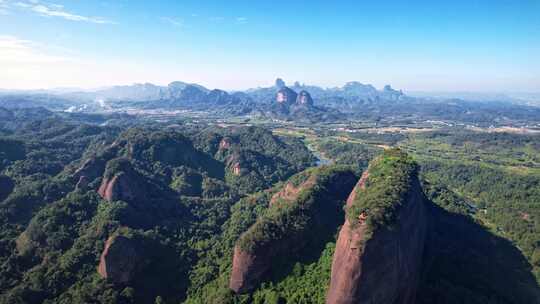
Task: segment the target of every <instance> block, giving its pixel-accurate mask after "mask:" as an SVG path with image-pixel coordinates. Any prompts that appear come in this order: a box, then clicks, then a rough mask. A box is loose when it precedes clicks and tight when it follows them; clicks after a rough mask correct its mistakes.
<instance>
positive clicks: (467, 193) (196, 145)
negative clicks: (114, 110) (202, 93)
mask: <svg viewBox="0 0 540 304" xmlns="http://www.w3.org/2000/svg"><path fill="white" fill-rule="evenodd" d="M4 114H6V115H8V116H9V115H15V116H10V117H17V119H16V120H15V121H9V123H3V124H0V294H1V296H0V303H10V304H11V303H89V302H96V303H141V302H142V303H154V302H156V303H201V304H202V303H216V304H217V303H220V304H221V303H261V304H262V303H324V301H325V298H326V292H327V288H328V285H329V282H330V273H331V264H332V258H333V255H334V252H335V248H336V236H337V234H336V233H337V232H338V229H339V227H340V225H341V224H342V223H343V220H344V218H345V216H346V214H347V216H348V217H349V218H350V219H353V220H356V219H358V217H359V215H360V214H362V212H364V211H365V212H366V213H367V215H368V216H367V219H368V224H369V227H371V229H372V230H373V231H375V230H376V229H378V228H381V227H385V228H392V227H393V224H395V223H396V220H399V217H396V210H399V207H400V204H401V203H402V202H403V198H404V195H405V193H407V192H408V190H409V187H410V181H411V178H413V177H414V178H416V176H417V175H418V176H419V177H420V179H421V182H422V188H423V191H424V192H425V194H426V197H427V198H428V200H429V204H431V205H429V206H431V207H430V208H428V209H429V210H428V211H429V212H428V214H429V216H428V217H429V223H428V231H429V236H428V237H427V238H426V247H425V252H424V255H423V261H424V263H423V266H422V267H423V268H422V273H423V274H424V275H423V276H422V280H421V284H420V289H419V294H420V295H421V296H422V301H423V302H421V303H432V302H438V303H453V302H452V300H453V299H459V301H461V302H463V303H486V302H490V303H534V301H532V300H531V299H534V296H535V295H536V294H537V291H538V284H537V282H535V280H539V278H540V272H539V269H540V262H539V261H540V258H539V257H540V254H539V252H540V251H539V250H540V241H539V240H540V239H539V237H540V236H539V235H538V233H539V231H540V227H538V219H539V217H540V214H539V213H538V210H540V209H539V208H538V206H537V205H538V204H537V202H538V201H539V197H540V193H538V189H540V185H539V181H540V178H539V176H538V172H537V170H538V168H537V163H538V159H539V158H538V155H540V154H539V152H538V150H539V149H540V148H539V147H538V145H537V142H538V137H537V136H536V135H514V134H512V135H510V134H497V133H495V134H493V133H477V132H473V131H470V130H465V129H459V130H456V129H441V130H438V131H431V132H428V131H426V132H423V133H415V134H410V133H409V134H407V133H381V134H378V133H372V132H355V133H352V132H351V133H350V134H348V133H345V132H341V131H339V130H337V129H329V128H328V129H325V128H324V127H321V129H317V131H316V132H313V133H307V132H306V133H305V134H308V135H309V137H307V136H305V135H304V134H300V135H299V136H298V135H297V136H296V137H292V136H291V137H287V136H277V135H275V134H273V133H272V132H271V130H270V129H271V126H270V127H267V128H263V127H256V126H239V125H236V126H230V125H228V126H227V124H224V125H221V126H217V125H216V124H214V123H193V122H192V121H187V120H178V121H176V120H175V121H174V123H161V122H152V121H149V120H140V119H134V120H132V121H128V120H125V119H124V118H125V117H122V116H114V117H111V116H109V115H103V116H100V115H95V116H88V115H86V114H77V115H75V114H69V113H59V112H54V113H53V112H49V111H46V110H28V111H26V110H21V109H20V110H16V111H15V110H14V111H11V110H10V111H7V112H6V113H4ZM4 122H6V121H4ZM103 122H107V124H103V125H101V124H102V123H103ZM276 133H278V132H276ZM279 134H287V133H286V132H281V133H279ZM306 144H309V146H310V148H312V149H314V150H316V152H317V153H319V154H320V155H321V156H323V157H324V158H325V159H326V160H327V161H329V162H330V163H332V164H331V165H330V166H321V167H318V168H312V167H313V166H315V165H316V163H317V159H316V157H315V156H314V155H313V154H312V153H311V152H310V151H309V150H308V149H307V147H306ZM390 146H399V147H400V149H386V150H385V148H388V147H390ZM406 152H407V153H406ZM378 156H379V157H378ZM374 159H376V160H375V161H373V160H374ZM370 162H371V164H370V165H369V172H370V173H369V178H368V179H367V182H366V188H365V189H357V193H356V195H357V196H358V197H362V199H361V200H358V201H357V203H356V204H353V206H352V207H350V208H346V209H345V210H344V209H343V204H344V200H345V198H346V197H347V196H348V195H349V194H350V192H351V189H352V186H353V184H354V183H355V182H356V181H357V180H358V178H359V176H360V175H361V173H362V172H364V171H365V170H366V169H367V168H368V163H370ZM417 164H418V165H417ZM417 172H418V174H417ZM433 203H434V204H433ZM441 223H443V224H444V225H441ZM457 235H459V236H465V235H466V237H459V238H457V237H456V236H457ZM118 239H119V240H120V241H117V242H116V243H115V240H118ZM107 244H108V245H107ZM106 245H107V246H109V247H111V246H112V248H113V249H111V252H114V251H115V250H120V252H126V255H125V256H126V257H128V258H126V259H124V260H115V258H114V256H115V255H114V254H112V253H111V254H110V256H107V255H105V253H107V250H106V247H107V246H106ZM235 247H237V248H243V249H244V250H246V251H247V252H270V253H273V255H272V259H270V260H271V265H273V266H275V267H272V269H271V271H268V272H266V273H265V275H264V276H263V277H261V279H260V281H258V282H257V283H256V284H254V285H253V286H252V288H250V289H249V290H248V291H246V292H240V293H235V292H234V291H233V290H231V288H230V285H229V284H230V278H231V274H232V273H233V260H234V254H235ZM269 248H270V249H271V250H268V249H269ZM280 248H281V249H280ZM293 248H294V250H293ZM104 256H105V257H104ZM121 256H122V255H121ZM103 261H105V262H103ZM102 263H113V264H110V265H111V267H113V266H112V265H115V264H114V263H118V265H127V266H126V267H127V268H125V269H128V270H129V271H128V270H126V272H125V273H121V276H120V277H118V276H117V277H115V274H114V272H109V273H108V274H109V275H110V276H109V277H108V278H104V277H103V273H102V272H98V266H99V265H100V264H102ZM120 268H122V267H120ZM111 269H114V267H113V268H111ZM493 269H500V270H501V273H497V272H495V271H494V270H493ZM455 270H456V271H455ZM457 270H459V271H457ZM533 275H534V276H533ZM126 278H127V279H126ZM124 280H127V281H124ZM171 282H174V284H171ZM512 291H517V293H519V295H515V296H512V295H511V292H512Z"/></svg>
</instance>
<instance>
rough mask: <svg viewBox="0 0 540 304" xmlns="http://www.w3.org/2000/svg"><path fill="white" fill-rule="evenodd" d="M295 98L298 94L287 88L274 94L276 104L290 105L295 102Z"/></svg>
mask: <svg viewBox="0 0 540 304" xmlns="http://www.w3.org/2000/svg"><path fill="white" fill-rule="evenodd" d="M297 96H298V94H296V92H295V91H293V90H291V89H289V88H288V87H283V88H281V89H280V90H279V91H278V92H277V94H276V102H277V103H278V104H284V105H291V104H293V103H295V102H296V97H297Z"/></svg>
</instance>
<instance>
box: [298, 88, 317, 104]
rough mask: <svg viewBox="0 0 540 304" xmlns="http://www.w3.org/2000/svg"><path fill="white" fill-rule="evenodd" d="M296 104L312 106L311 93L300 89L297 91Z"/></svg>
mask: <svg viewBox="0 0 540 304" xmlns="http://www.w3.org/2000/svg"><path fill="white" fill-rule="evenodd" d="M296 104H298V105H304V106H312V105H313V98H311V95H310V94H309V93H308V92H307V91H305V90H302V91H300V93H298V97H297V98H296Z"/></svg>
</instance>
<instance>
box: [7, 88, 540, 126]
mask: <svg viewBox="0 0 540 304" xmlns="http://www.w3.org/2000/svg"><path fill="white" fill-rule="evenodd" d="M465 97H467V96H465ZM472 97H474V96H472ZM472 97H471V98H470V100H473V101H467V99H469V98H466V99H461V98H455V97H453V95H446V96H445V95H440V96H438V95H437V96H435V97H429V96H426V95H422V94H419V95H416V96H410V95H406V94H404V93H403V92H402V91H401V90H396V89H393V88H392V87H391V86H390V85H386V86H384V87H383V89H382V90H378V89H376V88H375V87H374V86H372V85H370V84H362V83H360V82H348V83H346V84H345V85H343V86H342V87H335V88H322V87H318V86H313V85H305V84H300V83H299V82H295V83H294V84H292V85H290V86H288V85H287V84H286V83H285V81H283V80H282V79H280V78H278V79H276V81H275V84H274V85H273V86H270V87H262V88H254V89H248V90H245V91H236V92H227V91H225V90H220V89H212V90H211V89H208V88H205V87H204V86H201V85H198V84H193V83H185V82H180V81H175V82H172V83H170V84H169V85H167V86H159V85H154V84H151V83H144V84H133V85H127V86H112V87H107V88H100V89H96V90H69V89H57V90H36V91H0V106H1V107H6V108H29V107H45V108H47V109H49V110H53V111H64V112H87V113H88V112H103V111H106V112H111V111H112V112H122V111H125V110H127V109H131V110H141V111H144V110H193V111H203V112H209V113H214V114H217V115H218V116H222V117H225V116H251V117H253V116H257V117H262V118H265V119H277V120H293V121H305V122H320V121H341V122H343V121H346V120H349V119H355V120H358V119H362V120H369V121H373V120H375V121H379V120H381V119H387V118H391V119H393V120H398V121H411V120H412V121H415V120H452V121H461V122H464V123H469V122H471V123H481V124H492V123H493V122H496V123H503V124H515V123H516V122H519V124H523V123H524V122H525V121H526V122H530V121H536V120H538V117H540V108H538V107H531V105H534V102H533V100H534V98H533V99H531V98H529V99H528V101H524V100H520V99H512V98H503V97H500V96H498V97H497V96H495V97H492V98H489V96H484V97H485V98H478V97H477V98H472ZM529 97H530V96H529Z"/></svg>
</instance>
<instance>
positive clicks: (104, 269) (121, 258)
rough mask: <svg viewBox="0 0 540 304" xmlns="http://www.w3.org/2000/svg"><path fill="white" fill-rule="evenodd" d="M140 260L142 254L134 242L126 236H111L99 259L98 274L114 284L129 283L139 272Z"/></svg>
mask: <svg viewBox="0 0 540 304" xmlns="http://www.w3.org/2000/svg"><path fill="white" fill-rule="evenodd" d="M140 260H141V256H140V253H139V252H138V248H137V246H136V244H135V242H134V241H133V240H131V239H129V238H127V237H124V236H111V237H109V239H107V242H106V243H105V249H104V250H103V252H102V254H101V257H100V259H99V266H98V273H99V275H100V276H101V277H102V278H104V279H108V280H110V281H112V282H114V283H127V282H129V281H130V280H131V279H132V278H133V276H134V275H135V273H136V271H137V270H138V268H139V264H140Z"/></svg>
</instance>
